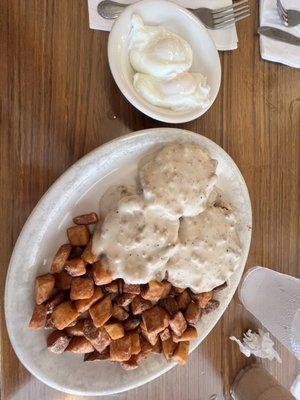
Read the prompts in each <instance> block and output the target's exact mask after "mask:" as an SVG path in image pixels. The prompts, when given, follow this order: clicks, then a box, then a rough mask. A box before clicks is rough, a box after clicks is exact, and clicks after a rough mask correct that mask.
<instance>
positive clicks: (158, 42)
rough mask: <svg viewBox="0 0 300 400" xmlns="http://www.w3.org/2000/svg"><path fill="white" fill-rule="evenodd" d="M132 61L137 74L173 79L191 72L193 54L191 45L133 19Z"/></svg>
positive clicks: (171, 34)
mask: <svg viewBox="0 0 300 400" xmlns="http://www.w3.org/2000/svg"><path fill="white" fill-rule="evenodd" d="M129 49H130V52H129V57H130V62H131V65H132V67H133V68H134V69H135V71H137V72H141V73H144V74H150V75H152V76H154V77H158V78H164V79H170V78H173V77H174V76H176V75H177V74H181V73H183V72H186V71H188V70H189V69H190V67H191V66H192V63H193V52H192V49H191V46H190V45H189V43H187V42H186V41H185V40H184V39H183V38H181V37H180V36H178V35H176V34H175V33H173V32H171V31H169V30H167V29H165V28H164V27H162V26H148V25H145V24H144V22H143V20H142V19H141V17H140V16H138V15H135V14H134V15H133V16H132V30H131V34H130V45H129Z"/></svg>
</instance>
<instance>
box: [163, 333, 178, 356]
mask: <svg viewBox="0 0 300 400" xmlns="http://www.w3.org/2000/svg"><path fill="white" fill-rule="evenodd" d="M176 346H177V345H176V343H174V342H173V340H172V338H169V339H167V340H164V341H163V342H162V350H163V353H164V355H165V357H166V359H167V360H170V359H171V358H172V356H173V353H174V351H175V349H176Z"/></svg>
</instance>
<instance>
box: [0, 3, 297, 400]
mask: <svg viewBox="0 0 300 400" xmlns="http://www.w3.org/2000/svg"><path fill="white" fill-rule="evenodd" d="M251 6H252V17H251V18H249V19H248V20H245V21H242V22H241V23H239V25H238V35H239V48H238V50H235V51H232V52H229V51H228V52H224V53H222V54H221V62H222V74H223V76H222V85H221V90H220V93H219V95H218V98H217V100H216V102H215V103H214V105H213V106H212V107H211V109H210V110H209V111H208V112H207V113H206V114H205V115H204V116H203V117H201V118H200V119H198V120H197V121H194V122H192V123H188V124H184V125H180V126H181V127H183V128H186V129H189V130H191V131H194V132H199V133H201V134H204V135H205V136H207V137H209V138H210V139H212V140H214V141H215V142H216V143H218V144H219V145H221V146H222V147H223V148H224V149H225V150H226V151H227V152H228V153H229V154H230V155H231V156H232V158H233V159H234V160H235V162H236V163H237V165H238V166H239V168H240V169H241V171H242V173H243V175H244V177H245V180H246V182H247V185H248V188H249V191H250V196H251V200H252V206H253V217H254V219H253V240H252V246H251V251H250V256H249V260H248V263H247V268H248V267H251V266H254V265H264V266H268V267H270V268H274V269H276V270H278V271H281V272H284V273H288V274H291V275H294V276H297V277H299V275H300V271H299V268H300V262H299V254H300V229H299V206H300V161H299V160H300V71H299V70H296V69H291V68H288V67H286V66H282V65H279V64H274V63H269V62H266V61H262V60H261V58H260V55H259V42H258V37H257V35H256V33H255V31H256V28H257V26H258V9H257V2H256V1H255V0H252V1H251ZM0 29H1V33H0V119H1V132H0V160H1V168H0V176H1V181H0V182H1V191H0V199H1V203H0V206H1V207H0V233H1V251H0V265H1V279H0V282H1V293H2V297H1V300H2V309H1V394H2V400H8V399H9V400H35V399H40V400H44V399H45V400H46V399H47V400H48V399H55V400H58V399H59V400H62V399H76V398H77V397H75V396H70V395H65V394H63V393H60V392H57V391H55V390H52V389H51V388H48V387H47V386H45V385H44V384H42V383H40V382H39V381H38V380H37V379H35V378H34V377H33V376H31V375H30V374H29V373H28V372H27V371H26V370H25V368H24V367H23V366H22V365H21V364H20V363H19V361H18V359H17V358H16V356H15V354H14V351H13V349H12V347H11V346H10V343H9V339H8V336H7V332H6V327H5V320H4V314H3V293H4V285H5V275H6V269H7V266H8V263H9V259H10V256H11V252H12V249H13V246H14V244H15V242H16V240H17V237H18V235H19V233H20V230H21V228H22V226H23V224H24V223H25V221H26V219H27V217H28V216H29V214H30V212H31V211H32V209H33V207H34V206H35V205H36V203H37V201H38V200H39V199H40V197H41V196H42V195H43V193H44V192H45V191H46V190H47V188H49V186H50V185H51V184H52V183H53V182H54V181H55V180H56V179H57V178H58V177H59V176H60V175H61V173H62V172H64V171H65V169H66V168H68V167H69V166H70V165H72V164H73V163H74V162H75V161H76V160H78V159H79V158H80V157H82V156H83V155H84V154H86V153H87V152H89V151H90V150H92V149H94V148H95V147H97V146H99V145H101V144H102V143H105V142H107V141H109V140H111V139H113V138H115V137H118V136H121V135H123V134H125V133H127V132H131V131H135V130H138V129H141V128H150V127H156V126H162V125H163V124H161V123H159V122H156V121H154V120H151V119H150V118H148V117H146V116H144V115H142V114H141V113H140V112H138V111H137V110H135V109H134V108H133V107H132V106H131V105H130V104H129V103H128V102H127V101H126V100H125V99H124V97H123V96H122V94H121V93H120V92H119V90H118V88H117V87H116V85H115V83H114V81H113V79H112V77H111V74H110V72H109V68H108V62H107V55H106V48H107V38H108V34H107V33H104V32H100V31H92V30H90V29H89V27H88V13H87V5H86V1H85V0H36V1H34V0H19V1H18V0H1V1H0ZM24 262H26V260H24ZM255 326H256V324H255V322H254V321H253V320H252V319H251V317H250V316H249V314H247V313H246V312H245V311H244V310H243V308H242V306H241V305H240V304H239V301H238V299H237V296H235V298H234V300H233V301H232V302H231V304H230V306H229V308H228V310H227V311H226V313H225V314H224V316H223V318H222V319H221V320H220V321H219V323H218V325H217V326H216V327H215V329H214V330H213V332H212V333H211V334H210V335H209V336H208V337H207V339H206V340H205V341H204V342H203V344H202V345H200V346H199V348H198V349H197V350H196V351H195V352H194V353H193V354H192V355H191V357H190V360H189V363H188V364H187V365H186V366H184V367H178V368H174V369H173V370H172V371H170V372H168V373H167V374H165V375H164V376H162V377H160V378H158V379H156V380H155V381H153V382H151V383H149V384H147V385H145V386H143V387H141V388H138V389H136V390H132V391H130V392H127V393H125V394H122V395H120V396H119V398H120V399H127V400H129V399H130V400H140V399H143V400H154V399H162V400H171V399H189V400H196V399H198V400H199V399H200V400H209V399H218V400H221V399H229V398H230V396H229V387H230V384H231V383H232V380H233V378H234V377H235V375H236V373H237V372H238V371H239V370H240V368H242V367H243V366H245V365H246V364H248V363H249V362H251V360H248V359H246V358H245V357H244V356H242V355H241V354H240V353H239V351H238V349H237V346H236V345H235V344H234V343H232V342H230V341H229V340H228V337H229V336H230V335H231V334H234V335H237V336H240V335H241V334H242V332H243V331H244V330H245V329H246V328H248V327H255ZM278 348H279V353H280V354H281V356H282V359H283V363H282V364H278V363H276V362H275V361H274V362H271V363H266V365H267V368H268V369H269V370H270V371H271V372H272V373H273V374H274V375H275V376H276V377H277V378H278V380H279V381H280V382H281V383H282V384H283V385H284V386H286V387H289V386H290V384H291V382H292V381H293V379H294V378H295V376H296V375H297V373H300V371H299V370H300V368H299V364H298V365H297V363H296V361H295V359H294V358H293V357H292V356H291V355H290V354H289V353H288V352H287V351H286V350H284V349H283V348H282V347H281V346H279V345H278ZM214 395H216V396H215V397H214ZM110 398H111V399H113V398H114V397H110Z"/></svg>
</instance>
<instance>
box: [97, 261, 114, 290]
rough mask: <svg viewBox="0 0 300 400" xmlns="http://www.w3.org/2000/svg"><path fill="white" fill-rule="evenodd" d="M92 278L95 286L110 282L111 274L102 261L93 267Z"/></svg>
mask: <svg viewBox="0 0 300 400" xmlns="http://www.w3.org/2000/svg"><path fill="white" fill-rule="evenodd" d="M93 278H94V281H95V284H96V285H107V284H108V283H110V282H112V280H113V278H112V272H111V271H110V270H109V269H108V268H107V267H106V266H105V264H104V262H103V261H102V260H99V261H97V262H95V264H94V265H93Z"/></svg>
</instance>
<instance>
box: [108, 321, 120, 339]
mask: <svg viewBox="0 0 300 400" xmlns="http://www.w3.org/2000/svg"><path fill="white" fill-rule="evenodd" d="M104 328H105V329H106V332H107V333H108V334H109V336H110V338H111V339H112V340H117V339H120V338H122V337H123V336H124V328H123V325H122V324H120V323H119V322H116V323H114V324H107V325H104Z"/></svg>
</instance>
